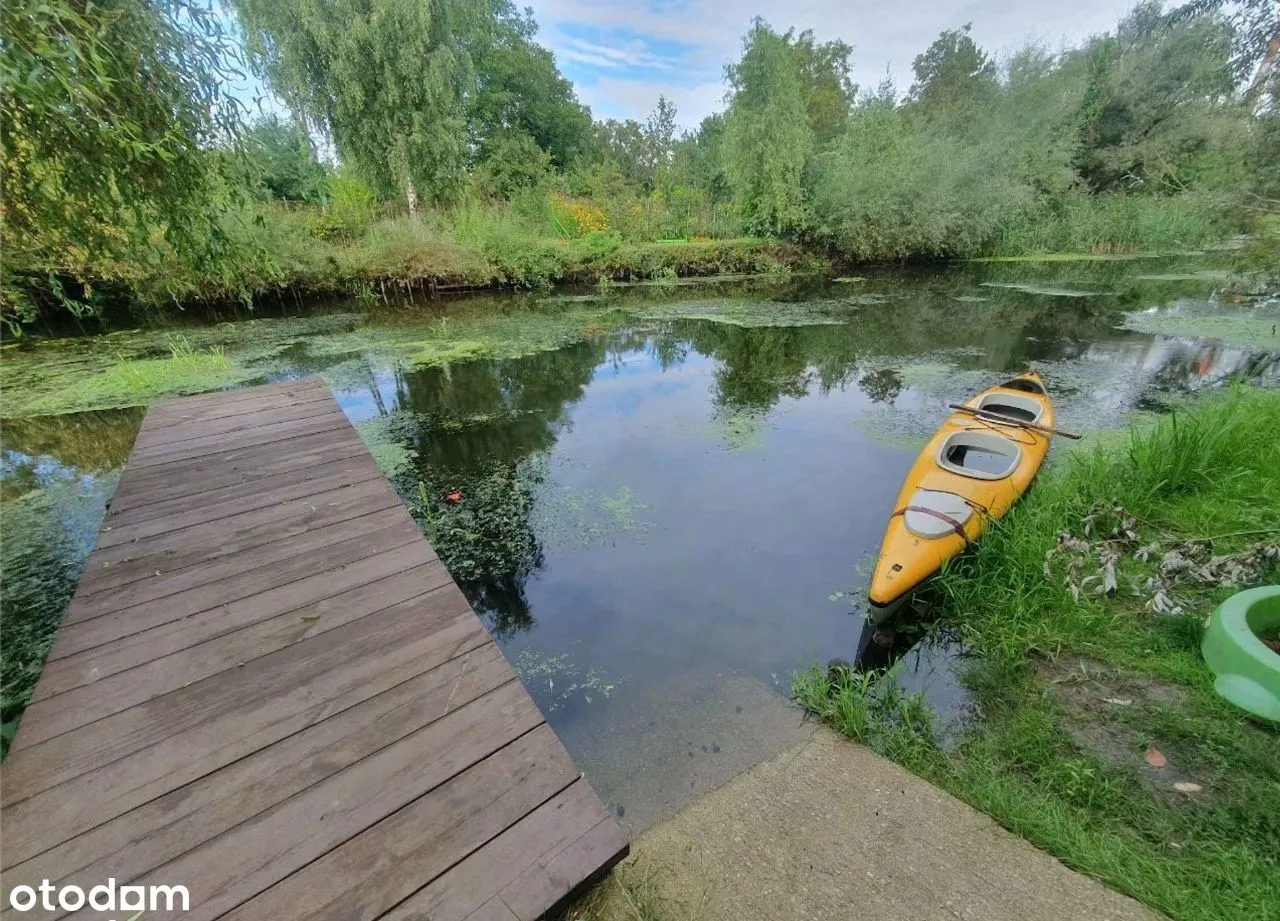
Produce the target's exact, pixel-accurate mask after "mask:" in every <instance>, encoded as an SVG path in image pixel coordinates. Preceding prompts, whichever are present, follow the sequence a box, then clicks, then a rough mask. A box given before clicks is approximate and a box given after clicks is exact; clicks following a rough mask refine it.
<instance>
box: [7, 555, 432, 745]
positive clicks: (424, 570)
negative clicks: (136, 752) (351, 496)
mask: <svg viewBox="0 0 1280 921" xmlns="http://www.w3.org/2000/svg"><path fill="white" fill-rule="evenodd" d="M448 581H449V575H448V573H447V572H446V571H445V568H444V566H442V565H441V564H440V563H439V561H436V562H434V563H428V564H427V565H426V566H421V567H418V568H416V569H411V570H409V571H408V572H405V573H401V575H400V577H398V578H397V579H396V580H392V579H383V580H381V581H379V582H376V583H373V584H372V588H373V589H375V591H370V590H369V589H370V586H364V587H362V589H357V590H356V591H355V592H347V593H344V597H343V603H342V604H341V605H326V607H327V608H330V609H331V610H330V613H329V614H328V615H327V616H324V615H321V614H309V613H302V612H297V611H290V612H288V613H286V614H281V615H279V616H277V617H272V618H269V619H267V620H264V621H259V622H258V623H255V624H252V625H250V626H248V627H245V628H243V629H241V630H236V631H233V632H231V633H226V634H220V635H219V636H217V637H214V638H213V639H211V640H208V641H206V642H203V643H197V644H195V645H192V646H188V647H187V648H185V649H182V650H180V651H178V652H174V653H171V654H169V655H166V656H162V657H159V658H156V659H153V660H151V661H149V662H146V663H144V664H141V665H138V666H137V667H135V668H130V669H128V670H127V671H120V672H116V673H115V674H112V675H109V676H103V677H98V676H97V675H92V676H90V678H89V680H88V681H87V682H86V683H83V684H80V685H78V686H75V687H72V688H70V689H68V690H65V691H61V692H59V693H53V694H52V696H49V697H45V698H43V699H41V700H38V701H36V702H35V703H33V704H31V706H30V707H29V708H28V709H29V710H31V712H32V714H33V716H36V717H37V718H38V720H39V721H38V722H37V723H36V724H34V725H35V726H38V727H39V729H38V731H37V732H36V733H34V740H33V741H40V740H41V739H42V738H46V739H47V738H52V737H53V736H56V735H59V734H61V733H63V732H69V731H71V730H72V729H75V728H77V727H79V726H84V725H87V724H88V723H92V722H94V721H95V720H99V719H102V718H104V717H107V716H110V715H112V714H113V713H119V712H120V711H121V710H126V709H128V708H129V707H135V706H138V705H139V704H142V703H145V702H147V701H149V700H152V699H154V698H156V697H159V696H161V695H162V694H167V693H168V692H170V691H175V690H177V689H178V688H182V687H186V686H188V685H191V684H194V683H195V682H197V681H200V680H202V679H204V678H208V677H210V676H212V675H216V674H218V673H219V672H221V671H225V670H227V669H231V668H239V667H241V666H243V665H244V664H245V663H247V662H252V661H253V660H254V659H257V658H260V657H262V656H265V655H269V654H271V653H273V652H275V651H277V650H279V649H283V648H284V647H286V646H288V645H290V644H292V643H296V642H299V641H301V640H303V639H306V638H307V637H311V636H318V635H319V634H321V633H324V632H325V631H327V630H334V629H337V628H338V627H341V626H343V625H345V624H347V623H350V622H352V621H355V620H359V619H360V618H361V617H365V616H368V615H370V614H376V613H378V612H379V611H382V610H385V609H386V608H389V607H392V606H394V605H397V604H400V603H403V602H407V601H410V600H419V601H421V602H422V604H423V605H424V607H425V609H426V611H425V614H426V615H427V616H428V617H433V618H434V615H436V614H437V611H438V607H437V606H445V607H448V608H449V609H450V613H455V614H456V613H457V605H456V601H455V599H453V598H452V597H451V596H448V595H445V594H440V595H433V594H432V593H433V592H434V591H435V590H438V589H439V588H441V587H443V586H444V585H446V584H447V583H448ZM360 593H363V595H364V596H365V597H364V598H359V597H352V596H357V595H358V594H360ZM305 610H309V609H305ZM431 622H433V621H426V622H424V629H425V628H426V626H427V624H428V623H431ZM64 661H66V660H64Z"/></svg>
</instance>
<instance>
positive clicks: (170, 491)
mask: <svg viewBox="0 0 1280 921" xmlns="http://www.w3.org/2000/svg"><path fill="white" fill-rule="evenodd" d="M289 447H290V448H291V452H290V453H286V454H281V453H280V452H278V451H276V452H274V453H273V454H272V456H271V457H270V458H267V459H260V460H259V461H258V462H256V463H253V464H248V465H241V464H231V465H228V466H227V467H225V468H216V467H215V468H213V469H208V468H207V467H201V469H200V470H199V471H198V472H197V474H193V475H191V476H184V475H183V474H182V472H181V471H174V470H168V469H163V470H159V471H157V470H152V471H150V473H149V474H148V475H147V476H144V475H143V474H141V473H139V474H138V475H137V476H136V477H135V476H127V477H125V478H124V479H123V480H121V482H120V484H119V486H117V487H116V491H115V494H114V495H113V496H112V497H111V506H110V507H111V509H112V510H115V509H120V510H125V509H129V508H132V507H134V506H137V505H149V504H152V503H155V502H162V501H164V500H166V499H173V498H178V497H182V496H190V497H195V496H198V495H202V494H204V493H207V492H209V491H210V490H214V489H220V488H223V487H229V486H238V485H247V484H250V483H253V482H254V481H256V480H259V479H262V478H265V477H271V476H276V475H287V474H293V473H297V472H299V471H308V472H310V471H311V470H313V469H315V468H317V467H319V466H320V465H321V464H325V463H329V462H331V461H336V460H343V459H349V460H352V461H355V462H356V463H360V464H364V463H373V459H372V458H371V457H369V450H368V448H366V447H365V445H364V442H362V441H361V440H360V438H359V437H358V436H356V435H354V434H353V435H352V437H350V438H345V439H343V440H342V441H340V442H335V441H332V440H325V441H324V442H322V443H320V444H318V445H313V446H311V447H310V448H304V447H303V446H301V445H299V444H297V443H296V442H295V443H293V444H291V445H290V446H289ZM197 501H198V500H197Z"/></svg>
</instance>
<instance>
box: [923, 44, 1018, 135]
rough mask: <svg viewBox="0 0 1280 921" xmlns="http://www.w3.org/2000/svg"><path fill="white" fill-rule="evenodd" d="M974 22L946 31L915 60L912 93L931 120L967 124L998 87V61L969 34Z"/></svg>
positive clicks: (953, 124) (952, 125)
mask: <svg viewBox="0 0 1280 921" xmlns="http://www.w3.org/2000/svg"><path fill="white" fill-rule="evenodd" d="M970 26H971V24H970V23H965V24H964V25H963V26H961V27H960V28H959V29H948V30H945V31H943V32H942V33H941V34H940V35H939V36H938V37H937V38H936V39H934V41H933V44H931V45H930V46H929V47H928V48H927V49H926V50H925V52H924V53H923V54H919V55H916V59H915V60H914V61H913V62H912V64H911V70H912V72H913V73H914V74H915V77H916V82H915V83H913V84H912V85H911V92H910V96H911V99H912V100H914V101H915V103H916V105H917V106H918V108H919V111H920V113H921V114H922V115H923V116H924V117H925V119H928V120H938V121H945V122H946V124H947V125H948V126H949V127H959V126H961V125H963V124H964V120H965V119H967V118H968V117H969V116H970V114H971V113H972V112H973V110H974V109H975V108H976V107H977V106H979V105H980V104H981V103H983V102H985V101H987V100H988V99H989V98H990V96H991V94H992V92H993V91H994V90H995V89H996V87H997V85H998V82H997V79H996V65H995V63H994V62H993V61H992V60H991V59H990V58H988V57H987V55H986V52H984V51H983V50H982V49H981V48H979V47H978V45H977V43H976V42H975V41H974V40H973V39H972V38H971V37H970V36H969V29H970Z"/></svg>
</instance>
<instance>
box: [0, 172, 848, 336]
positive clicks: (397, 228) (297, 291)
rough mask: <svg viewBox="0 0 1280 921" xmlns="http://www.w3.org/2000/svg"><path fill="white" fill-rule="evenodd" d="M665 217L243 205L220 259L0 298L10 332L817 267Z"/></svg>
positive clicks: (124, 264) (543, 201) (127, 266)
mask: <svg viewBox="0 0 1280 921" xmlns="http://www.w3.org/2000/svg"><path fill="white" fill-rule="evenodd" d="M558 212H563V213H558ZM620 220H621V219H619V221H620ZM721 223H722V224H723V223H724V222H721ZM665 227H667V225H666V224H663V223H660V222H652V221H651V222H644V221H640V220H636V221H632V222H631V223H618V224H615V223H612V222H611V221H610V217H609V215H608V214H607V213H606V212H605V210H604V209H603V208H600V207H598V206H596V205H594V204H593V203H590V202H569V203H565V201H562V200H561V199H560V198H556V197H554V196H542V197H536V196H535V197H533V198H531V203H524V204H523V205H522V206H517V205H515V204H510V203H490V204H481V203H476V202H472V203H469V204H465V205H462V206H459V207H456V208H452V209H438V210H431V211H426V212H424V213H422V214H420V215H417V216H414V217H410V216H407V215H401V216H385V215H384V212H383V211H382V209H381V206H377V205H375V204H374V203H373V202H371V201H357V202H346V203H343V202H338V203H335V204H332V205H329V206H326V207H321V206H318V205H314V206H311V205H309V206H296V207H285V206H283V205H273V204H263V203H258V204H244V205H242V206H239V207H234V208H230V209H228V210H227V211H226V212H224V213H223V215H222V217H221V218H220V234H221V236H222V240H221V242H220V244H219V255H218V258H216V259H211V260H207V261H204V262H201V263H198V264H195V263H192V262H190V261H188V260H183V259H179V258H177V257H176V256H175V255H173V254H172V253H170V252H169V251H168V250H167V249H166V248H165V247H164V246H163V245H158V246H157V248H156V252H155V253H154V254H152V255H151V256H150V257H148V258H146V259H141V258H140V259H132V260H120V261H114V262H103V261H97V262H92V263H86V264H82V265H75V266H58V267H41V266H39V265H32V266H28V267H22V268H19V267H14V266H10V267H9V271H10V274H9V276H8V277H7V278H6V280H5V285H4V290H3V295H4V297H3V298H0V302H3V307H4V316H5V319H6V320H7V321H8V322H7V323H6V326H8V327H9V331H10V332H13V331H14V330H15V329H16V326H17V323H18V322H30V321H31V320H33V319H35V318H37V317H39V316H41V315H44V316H51V317H56V316H59V315H63V314H65V313H66V312H67V311H70V312H72V313H75V314H77V315H79V316H86V315H94V314H98V315H105V314H115V315H119V314H121V313H125V314H130V315H132V316H134V317H135V318H136V317H139V316H140V315H143V314H147V313H160V312H171V311H174V310H176V309H178V308H179V307H181V308H183V309H186V308H193V307H198V306H199V305H201V304H222V303H228V302H239V303H243V304H246V305H250V306H252V305H253V304H255V303H260V302H267V303H271V302H274V301H277V300H287V301H290V302H292V301H295V300H299V299H305V298H316V297H329V296H352V297H356V298H359V299H363V300H371V299H375V298H376V299H379V300H382V299H386V298H392V297H403V296H406V295H409V296H413V295H417V294H421V293H431V292H435V291H439V290H447V289H456V288H490V287H545V286H548V285H551V284H553V283H556V282H579V283H583V282H585V283H602V284H608V283H609V282H615V281H616V282H626V281H636V280H648V279H656V280H661V279H670V278H677V277H691V276H701V277H705V276H713V275H740V274H779V275H781V274H786V273H788V272H791V271H793V270H803V271H814V270H823V269H825V268H826V266H827V263H826V260H825V259H824V258H822V257H820V256H817V255H815V254H812V253H807V252H805V251H804V250H802V249H801V248H800V247H798V246H795V245H793V244H788V243H783V242H778V241H775V240H765V239H756V238H750V237H741V236H734V237H729V238H717V239H711V238H710V237H708V236H705V235H699V234H696V233H692V232H691V233H690V234H689V235H687V236H684V237H681V238H672V239H659V238H656V234H657V233H658V232H660V231H662V230H663V229H664V228H665ZM689 227H692V228H693V229H694V230H697V229H698V228H699V227H700V225H698V224H697V223H696V222H694V223H690V224H689ZM619 228H621V229H619ZM721 229H722V230H723V229H728V230H730V231H731V230H732V229H733V228H732V227H726V228H721Z"/></svg>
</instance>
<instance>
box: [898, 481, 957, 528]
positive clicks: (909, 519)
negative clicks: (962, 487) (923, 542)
mask: <svg viewBox="0 0 1280 921" xmlns="http://www.w3.org/2000/svg"><path fill="white" fill-rule="evenodd" d="M972 516H973V506H971V505H970V504H969V503H968V502H966V501H964V498H963V497H962V496H957V495H956V494H955V493H952V492H940V491H938V490H936V489H917V490H916V491H915V492H913V493H912V494H911V501H910V502H908V503H907V507H906V509H905V510H904V511H903V513H902V521H903V523H904V524H905V525H906V526H907V530H908V531H910V532H911V533H912V534H914V535H915V536H916V537H925V538H929V539H930V540H932V539H934V538H938V537H946V536H947V535H948V534H955V533H956V532H957V530H959V529H962V528H963V527H964V526H965V524H966V523H967V522H968V521H969V519H970V518H971V517H972ZM966 539H967V538H966Z"/></svg>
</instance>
